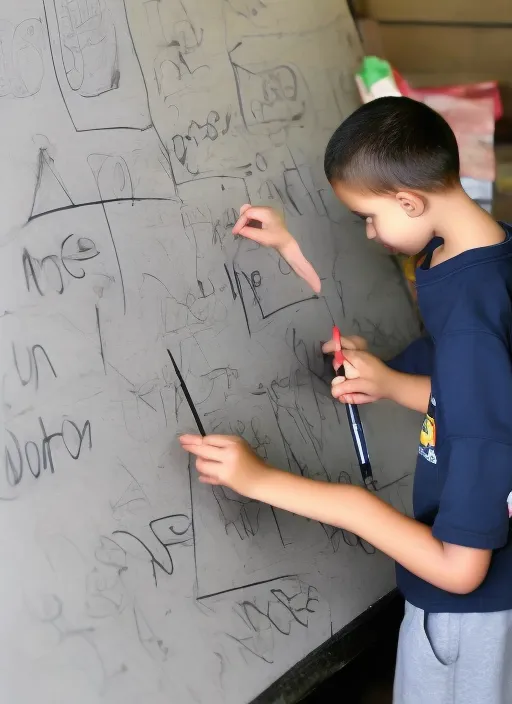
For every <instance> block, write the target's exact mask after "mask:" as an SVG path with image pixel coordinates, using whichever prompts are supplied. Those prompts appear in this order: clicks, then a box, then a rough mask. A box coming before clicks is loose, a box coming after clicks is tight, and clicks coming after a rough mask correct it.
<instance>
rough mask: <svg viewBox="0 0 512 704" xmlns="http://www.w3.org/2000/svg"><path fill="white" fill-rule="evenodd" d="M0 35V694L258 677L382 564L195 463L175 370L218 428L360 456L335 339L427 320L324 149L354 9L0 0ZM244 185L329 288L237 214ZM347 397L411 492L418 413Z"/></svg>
mask: <svg viewBox="0 0 512 704" xmlns="http://www.w3.org/2000/svg"><path fill="white" fill-rule="evenodd" d="M0 49H1V51H0V57H1V58H0V123H1V132H0V134H1V138H0V186H1V192H2V198H1V199H0V200H1V202H0V208H1V213H0V246H1V251H0V316H1V317H0V325H1V331H0V335H1V337H0V350H1V352H0V353H1V357H0V363H1V374H2V405H1V408H2V424H1V426H2V430H1V432H2V435H1V442H2V445H3V466H2V469H1V471H0V560H1V565H2V571H1V578H0V597H1V598H0V604H1V608H0V614H1V620H0V668H1V679H0V689H1V691H2V700H3V701H5V702H8V703H9V704H29V702H30V703H32V702H34V701H37V702H38V704H64V703H66V704H69V702H73V704H98V703H102V704H103V703H105V704H121V703H122V704H140V702H148V704H149V703H151V704H163V703H164V702H165V704H168V703H169V702H176V703H178V704H182V703H183V704H188V702H191V703H192V702H201V703H203V702H204V703H206V704H220V703H221V702H222V703H223V704H241V703H242V702H248V701H250V700H251V699H252V698H253V697H255V696H256V695H257V694H258V693H259V692H261V691H262V690H264V689H265V688H266V687H267V686H268V685H269V684H271V683H272V682H273V681H275V680H276V679H277V678H278V677H279V676H280V675H281V674H283V673H284V672H285V671H286V670H288V669H289V668H290V667H291V666H293V665H294V664H295V663H297V662H298V661H299V660H301V658H303V657H304V656H305V655H306V654H307V653H309V652H310V651H311V650H313V649H314V648H315V647H317V646H318V645H319V644H321V643H322V642H323V641H325V640H326V639H328V638H329V637H330V636H331V634H332V633H334V632H336V631H337V630H338V629H340V628H342V627H343V626H344V625H346V624H347V623H348V622H350V621H351V620H352V619H353V618H354V617H355V616H357V615H358V614H359V613H361V612H362V611H363V610H365V609H366V608H367V607H368V606H369V605H371V604H372V603H373V602H375V601H376V600H377V599H378V598H379V597H381V596H382V595H383V594H385V593H386V592H387V591H389V590H390V589H391V588H392V587H393V585H394V576H393V568H392V564H391V563H390V561H388V560H387V559H386V558H384V557H383V556H382V555H380V554H378V553H375V550H374V549H373V548H372V546H370V545H367V544H365V543H362V542H361V541H360V540H358V539H357V538H356V537H355V536H353V535H350V534H348V533H346V532H344V531H341V530H336V529H333V528H331V527H329V526H324V525H321V524H318V523H315V522H312V521H307V520H305V519H302V518H299V517H297V516H294V515H291V514H286V513H284V512H281V511H275V510H273V509H272V508H271V507H269V506H264V505H259V504H257V503H255V502H254V501H249V500H247V499H244V498H242V497H240V496H238V495H236V494H234V493H233V492H231V491H228V490H224V489H222V488H218V487H215V488H211V487H208V486H205V485H201V484H199V483H198V481H197V479H196V476H195V469H194V467H193V466H190V464H189V458H188V457H187V456H185V455H184V454H183V453H182V452H181V450H180V448H179V447H178V442H177V436H178V435H179V434H180V433H182V432H185V431H196V425H195V422H194V418H193V415H192V413H191V411H190V408H189V406H188V404H187V402H186V399H185V395H184V390H183V389H184V387H186V389H187V391H188V392H189V394H190V397H191V398H192V400H193V404H194V408H195V410H196V412H197V414H198V416H199V418H200V420H201V422H202V424H203V425H204V427H205V428H206V430H207V432H212V431H215V432H217V433H219V432H222V433H237V434H240V435H242V436H243V437H245V438H246V439H247V441H248V442H249V443H250V444H251V445H252V447H253V448H254V449H255V451H256V452H257V453H258V454H259V455H260V456H261V457H263V458H265V459H268V461H269V462H272V463H274V464H276V465H277V466H279V467H282V468H283V469H286V470H288V471H291V472H296V473H301V474H303V475H305V476H309V477H313V478H318V479H321V480H328V481H333V482H338V481H341V482H352V483H360V482H361V477H360V474H359V469H358V465H357V461H356V457H355V454H354V449H353V445H352V441H351V438H350V434H349V431H348V427H347V423H346V416H345V412H344V409H343V408H342V407H340V406H339V405H337V404H334V403H333V401H332V399H331V397H330V393H329V379H328V377H327V376H326V374H325V368H324V362H323V359H322V356H321V353H320V343H321V341H322V340H326V339H328V338H329V335H330V329H331V326H332V324H333V322H336V323H337V324H339V325H340V326H341V327H342V330H343V331H344V332H345V333H347V334H350V333H358V334H362V335H364V336H366V337H367V338H368V339H369V341H370V343H371V345H372V348H373V349H374V350H375V351H376V352H377V353H378V354H380V355H383V356H385V355H390V354H392V353H394V352H396V351H398V350H399V349H401V348H402V347H404V346H405V345H406V344H407V343H408V342H409V341H410V340H411V339H412V338H413V337H415V336H416V335H417V334H418V329H417V322H416V318H415V315H414V311H413V309H412V306H411V303H410V300H409V298H408V296H407V293H406V291H405V288H404V284H403V281H402V277H401V274H400V272H399V270H398V268H397V267H396V265H395V262H394V261H393V259H391V258H389V257H388V256H387V255H385V254H384V253H383V252H381V251H380V250H379V249H378V248H377V247H376V246H374V245H373V244H371V243H368V242H367V241H366V238H365V236H364V229H363V227H362V225H361V224H360V223H359V222H358V221H356V218H355V217H354V216H353V215H351V214H350V213H348V212H346V211H345V210H344V209H342V207H341V206H340V205H338V204H337V203H336V201H335V199H334V197H333V195H332V193H331V191H330V189H329V186H328V184H327V183H326V181H325V178H324V176H323V171H322V159H323V151H324V148H325V144H326V143H327V140H328V138H329V136H330V134H331V133H332V131H333V130H334V128H335V127H336V126H337V125H338V124H339V123H340V121H341V120H342V119H343V118H344V117H345V116H346V115H348V114H349V113H350V112H351V111H352V110H353V109H354V108H355V107H356V105H357V96H356V93H355V88H354V85H353V78H352V77H353V74H354V71H355V68H356V66H357V63H358V61H359V60H360V47H359V42H358V39H357V35H356V32H355V29H354V26H353V24H352V21H351V19H350V18H349V15H348V11H347V9H346V7H345V5H344V3H342V2H335V1H334V0H317V1H316V2H315V3H311V2H309V1H308V0H294V1H293V2H292V0H265V2H263V0H203V1H202V2H201V1H200V0H196V1H195V2H194V0H125V1H123V0H44V1H43V0H4V2H2V11H1V20H0ZM248 201H250V202H253V203H260V204H268V205H273V206H274V207H276V208H278V209H279V210H280V211H281V212H282V213H283V215H284V216H285V218H286V221H287V224H288V227H289V229H290V231H291V232H292V233H293V234H294V235H295V236H296V237H297V239H298V241H299V242H300V245H301V247H302V249H303V251H304V253H305V255H306V257H307V258H308V259H309V260H310V261H311V262H312V263H313V265H314V266H315V268H316V269H317V271H318V272H319V274H320V277H321V279H322V293H321V294H320V295H318V296H316V295H314V294H313V292H312V291H310V290H309V289H308V288H307V286H306V284H305V283H304V282H302V281H301V280H300V279H298V278H297V277H296V276H295V274H294V273H293V272H291V270H290V269H289V267H288V266H287V265H286V263H285V262H283V261H282V260H281V259H280V258H279V257H278V256H277V255H276V254H275V253H274V252H273V251H269V250H265V249H263V248H259V247H258V246H256V245H255V244H254V243H252V242H249V241H245V240H242V239H235V238H233V236H232V234H231V228H232V226H233V224H234V221H235V219H236V217H237V212H238V209H239V208H240V206H241V205H242V204H243V203H245V202H248ZM171 357H172V360H174V362H175V364H176V367H177V369H178V371H179V376H178V375H177V374H176V371H175V369H174V367H173V364H172V360H171ZM180 377H181V381H180ZM361 415H362V417H363V422H364V424H365V428H366V433H367V438H368V443H369V448H370V453H371V456H372V460H373V466H374V476H375V479H376V481H377V483H378V491H379V494H380V495H381V496H382V497H383V498H384V499H385V500H388V501H390V502H391V503H392V504H393V505H394V506H396V507H398V508H400V509H402V510H408V508H409V500H410V499H409V494H410V486H411V471H412V467H413V458H414V454H415V435H416V432H417V430H418V419H417V417H416V416H415V415H413V414H409V413H406V412H405V411H403V410H401V409H399V408H397V407H394V406H391V405H387V404H379V405H376V406H374V407H368V408H366V407H365V408H362V409H361Z"/></svg>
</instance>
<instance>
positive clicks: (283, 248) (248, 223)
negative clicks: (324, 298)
mask: <svg viewBox="0 0 512 704" xmlns="http://www.w3.org/2000/svg"><path fill="white" fill-rule="evenodd" d="M233 234H234V235H241V236H242V237H246V238H247V239H250V240H253V241H254V242H257V243H258V244H260V245H262V246H263V247H272V248H273V249H275V250H276V251H277V252H279V254H280V255H281V256H282V257H283V259H284V260H285V261H286V262H288V264H289V265H290V266H291V268H292V269H293V270H294V272H295V273H296V274H297V276H300V277H301V279H304V281H305V282H306V283H307V284H308V285H309V286H311V288H312V289H313V291H314V292H315V293H316V294H319V293H320V291H321V288H322V284H321V282H320V277H319V276H318V274H317V273H316V271H315V270H314V268H313V266H312V264H311V263H310V262H308V260H307V259H306V257H305V256H304V255H303V254H302V251H301V248H300V247H299V244H298V242H297V241H296V240H295V239H294V238H293V237H292V236H291V234H290V233H289V232H288V230H287V228H286V224H285V222H284V219H283V218H282V217H281V214H280V213H279V212H278V211H277V210H274V208H267V207H264V206H255V207H253V206H251V205H249V204H248V203H246V204H245V205H242V207H241V208H240V217H239V218H238V220H237V221H236V223H235V225H234V227H233Z"/></svg>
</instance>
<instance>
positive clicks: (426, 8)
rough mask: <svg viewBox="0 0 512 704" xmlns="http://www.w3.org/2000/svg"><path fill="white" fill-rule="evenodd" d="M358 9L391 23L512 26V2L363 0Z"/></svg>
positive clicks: (479, 0) (476, 0)
mask: <svg viewBox="0 0 512 704" xmlns="http://www.w3.org/2000/svg"><path fill="white" fill-rule="evenodd" d="M356 8H357V9H358V10H359V11H361V12H362V13H364V14H365V15H366V16H367V17H372V18H374V19H376V20H381V21H387V22H397V21H399V22H400V21H404V20H410V21H414V22H466V23H469V22H475V23H482V24H495V23H496V24H497V23H510V24H512V2H511V0H485V1H482V0H429V2H414V0H362V1H361V2H359V3H356Z"/></svg>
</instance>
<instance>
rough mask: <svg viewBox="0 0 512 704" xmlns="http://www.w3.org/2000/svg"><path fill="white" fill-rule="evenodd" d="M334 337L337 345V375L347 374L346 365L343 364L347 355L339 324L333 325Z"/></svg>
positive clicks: (335, 358)
mask: <svg viewBox="0 0 512 704" xmlns="http://www.w3.org/2000/svg"><path fill="white" fill-rule="evenodd" d="M332 339H333V340H334V344H335V345H336V348H335V350H334V363H335V365H336V367H337V369H336V376H345V367H344V366H343V365H344V363H345V355H344V354H343V350H342V348H341V333H340V329H339V327H338V326H337V325H334V326H333V329H332Z"/></svg>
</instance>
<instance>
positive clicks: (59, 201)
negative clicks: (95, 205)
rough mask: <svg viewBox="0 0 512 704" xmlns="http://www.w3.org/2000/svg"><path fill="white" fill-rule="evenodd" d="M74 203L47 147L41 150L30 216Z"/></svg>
mask: <svg viewBox="0 0 512 704" xmlns="http://www.w3.org/2000/svg"><path fill="white" fill-rule="evenodd" d="M69 205H74V203H73V200H72V198H71V196H70V195H69V193H68V190H67V188H66V187H65V185H64V183H63V181H62V179H61V177H60V176H59V174H58V172H57V171H56V170H55V168H54V166H53V159H52V158H51V157H50V156H49V155H48V152H47V151H46V149H40V150H39V157H38V167H37V180H36V187H35V189H34V199H33V201H32V210H31V212H30V218H33V217H34V216H35V215H42V214H43V213H47V212H49V211H52V210H58V209H59V208H65V207H66V206H69Z"/></svg>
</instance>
